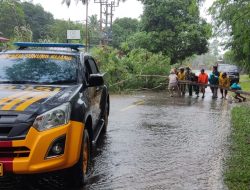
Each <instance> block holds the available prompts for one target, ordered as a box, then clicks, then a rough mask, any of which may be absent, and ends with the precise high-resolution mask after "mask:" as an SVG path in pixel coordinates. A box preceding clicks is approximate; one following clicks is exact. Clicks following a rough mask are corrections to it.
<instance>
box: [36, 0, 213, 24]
mask: <svg viewBox="0 0 250 190" xmlns="http://www.w3.org/2000/svg"><path fill="white" fill-rule="evenodd" d="M71 1H72V3H71V6H70V7H67V6H66V5H65V4H63V5H62V3H61V2H62V0H33V2H34V3H35V4H38V3H39V4H41V5H42V6H43V7H44V9H45V10H46V11H48V12H50V13H52V14H53V15H54V17H55V18H57V19H64V20H68V19H70V20H74V21H83V20H85V6H84V5H82V3H78V5H76V3H75V0H71ZM213 1H214V0H206V1H205V4H204V7H203V9H202V11H201V15H202V16H203V17H205V18H207V19H208V20H210V18H209V16H207V14H206V10H207V8H208V7H209V6H210V5H211V4H212V2H213ZM99 8H100V6H99V4H97V3H94V0H91V1H90V5H89V15H94V14H99V12H100V9H99ZM142 11H143V7H142V4H141V3H140V2H139V1H136V0H127V1H126V2H125V3H120V5H119V7H117V8H116V10H115V13H114V16H115V18H122V17H131V18H139V17H140V15H141V14H142Z"/></svg>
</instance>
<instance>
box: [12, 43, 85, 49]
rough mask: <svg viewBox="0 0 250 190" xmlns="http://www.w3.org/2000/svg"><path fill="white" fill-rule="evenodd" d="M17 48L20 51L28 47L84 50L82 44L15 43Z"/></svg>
mask: <svg viewBox="0 0 250 190" xmlns="http://www.w3.org/2000/svg"><path fill="white" fill-rule="evenodd" d="M14 45H15V46H18V47H19V49H25V48H28V47H48V48H49V47H51V48H71V49H74V50H79V48H84V47H85V46H84V45H82V44H67V43H35V42H15V43H14Z"/></svg>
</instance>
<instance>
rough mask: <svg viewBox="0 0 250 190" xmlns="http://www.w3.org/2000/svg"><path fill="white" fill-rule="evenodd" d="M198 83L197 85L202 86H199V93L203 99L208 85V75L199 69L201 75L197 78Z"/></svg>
mask: <svg viewBox="0 0 250 190" xmlns="http://www.w3.org/2000/svg"><path fill="white" fill-rule="evenodd" d="M198 83H199V84H204V86H201V92H202V94H203V95H202V98H204V97H205V88H206V84H207V83H208V75H207V73H205V70H204V69H201V73H200V75H199V77H198Z"/></svg>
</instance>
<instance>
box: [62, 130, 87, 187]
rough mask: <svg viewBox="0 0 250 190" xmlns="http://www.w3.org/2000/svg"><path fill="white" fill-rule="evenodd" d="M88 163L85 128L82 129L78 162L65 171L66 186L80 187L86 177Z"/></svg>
mask: <svg viewBox="0 0 250 190" xmlns="http://www.w3.org/2000/svg"><path fill="white" fill-rule="evenodd" d="M89 163H90V138H89V133H88V130H87V129H84V134H83V139H82V148H81V154H80V158H79V160H78V162H77V163H76V164H75V165H74V166H73V167H72V168H70V169H69V171H66V172H67V177H68V180H67V181H68V186H71V187H72V186H74V187H81V186H82V185H83V184H84V183H85V181H86V178H87V175H88V172H89Z"/></svg>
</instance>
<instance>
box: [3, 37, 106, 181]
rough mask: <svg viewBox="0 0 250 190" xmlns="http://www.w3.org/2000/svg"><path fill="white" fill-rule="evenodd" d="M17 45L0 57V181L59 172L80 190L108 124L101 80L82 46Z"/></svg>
mask: <svg viewBox="0 0 250 190" xmlns="http://www.w3.org/2000/svg"><path fill="white" fill-rule="evenodd" d="M15 45H16V46H18V47H19V48H18V49H17V50H12V51H6V52H1V53H0V178H1V177H4V176H5V175H7V174H14V175H16V174H28V175H29V174H42V173H49V172H54V171H58V172H61V173H63V175H61V176H62V177H63V178H65V180H63V181H65V183H67V184H70V185H76V186H80V185H82V184H83V182H84V178H85V176H86V175H87V173H88V169H89V162H90V149H91V146H92V144H93V143H95V142H96V141H97V139H98V137H99V135H100V133H101V132H105V131H106V128H107V124H108V115H109V93H108V89H107V86H106V85H105V84H104V79H103V75H102V74H101V73H100V72H99V69H98V67H97V64H96V62H95V60H94V59H93V58H92V57H91V56H89V55H87V54H85V53H83V52H81V51H79V48H81V47H82V45H80V44H51V43H50V44H48V43H21V42H19V43H15ZM64 49H65V50H64Z"/></svg>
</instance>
